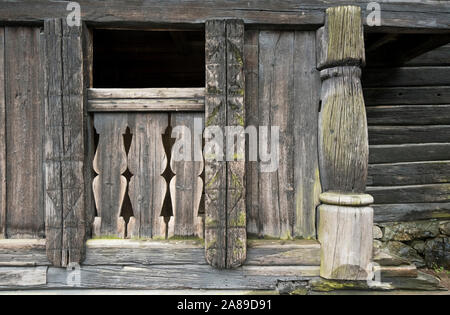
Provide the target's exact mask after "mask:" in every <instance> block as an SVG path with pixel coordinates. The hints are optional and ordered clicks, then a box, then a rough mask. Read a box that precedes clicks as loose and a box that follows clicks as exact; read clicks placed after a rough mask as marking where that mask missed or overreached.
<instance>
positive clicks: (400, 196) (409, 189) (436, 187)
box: [367, 184, 450, 204]
mask: <svg viewBox="0 0 450 315" xmlns="http://www.w3.org/2000/svg"><path fill="white" fill-rule="evenodd" d="M367 192H368V193H369V194H371V195H372V196H373V197H374V198H375V203H376V204H392V203H427V202H449V200H450V195H449V192H450V184H430V185H413V186H390V187H367Z"/></svg>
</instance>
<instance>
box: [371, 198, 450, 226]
mask: <svg viewBox="0 0 450 315" xmlns="http://www.w3.org/2000/svg"><path fill="white" fill-rule="evenodd" d="M373 209H374V211H375V217H374V221H375V222H377V223H382V222H409V221H420V220H429V219H439V220H448V219H450V202H444V203H406V204H384V205H383V204H382V205H374V206H373Z"/></svg>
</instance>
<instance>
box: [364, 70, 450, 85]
mask: <svg viewBox="0 0 450 315" xmlns="http://www.w3.org/2000/svg"><path fill="white" fill-rule="evenodd" d="M362 83H363V86H364V87H367V88H370V87H391V86H399V87H402V86H403V87H405V86H408V87H412V86H436V85H437V86H446V85H450V67H445V66H440V67H425V66H423V67H398V68H376V69H367V70H366V71H364V74H363V76H362Z"/></svg>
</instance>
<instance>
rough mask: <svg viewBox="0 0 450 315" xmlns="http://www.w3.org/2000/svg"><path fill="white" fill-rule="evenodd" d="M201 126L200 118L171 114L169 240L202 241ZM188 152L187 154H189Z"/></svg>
mask: <svg viewBox="0 0 450 315" xmlns="http://www.w3.org/2000/svg"><path fill="white" fill-rule="evenodd" d="M203 125H204V114H187V113H183V114H172V115H171V126H172V127H173V128H176V129H175V130H176V133H175V134H174V131H172V137H173V138H176V139H177V141H178V142H179V145H176V146H175V147H174V148H173V151H174V150H176V151H174V152H172V159H171V161H170V167H171V169H172V171H173V173H174V174H175V176H174V177H173V178H172V180H171V182H170V194H171V197H172V209H173V217H172V218H171V220H170V222H169V237H171V236H197V237H200V238H203V232H204V229H203V218H202V217H201V216H200V215H199V209H200V201H201V198H202V194H203V180H202V178H201V177H200V175H201V174H202V173H203V169H204V163H203V152H202V142H203V137H202V133H203ZM189 148H190V150H189Z"/></svg>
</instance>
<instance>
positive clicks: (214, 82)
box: [205, 20, 227, 268]
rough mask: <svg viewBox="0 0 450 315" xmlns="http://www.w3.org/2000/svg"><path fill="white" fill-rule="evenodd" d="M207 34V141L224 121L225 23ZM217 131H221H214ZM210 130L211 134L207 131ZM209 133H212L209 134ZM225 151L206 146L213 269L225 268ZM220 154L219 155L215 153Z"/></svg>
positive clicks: (208, 253)
mask: <svg viewBox="0 0 450 315" xmlns="http://www.w3.org/2000/svg"><path fill="white" fill-rule="evenodd" d="M205 32H206V96H205V127H206V128H207V130H206V131H205V138H206V141H208V140H210V139H213V137H214V136H215V135H214V132H213V131H214V130H212V128H214V129H216V130H215V132H223V130H224V127H225V125H226V121H227V104H226V93H227V91H226V89H227V77H226V73H227V71H226V63H227V60H226V46H227V43H226V22H225V21H224V20H222V21H219V20H212V21H207V22H206V25H205ZM217 129H220V130H217ZM208 130H210V132H208ZM209 133H211V134H209ZM223 149H224V148H223V147H221V148H217V146H216V147H209V148H208V147H205V247H206V260H207V261H208V263H209V264H210V265H212V266H215V267H218V268H225V267H226V251H227V247H226V232H227V231H226V228H227V219H226V217H227V213H226V209H227V199H226V196H227V193H226V190H227V188H226V187H227V174H226V172H227V165H226V162H225V161H224V157H223V152H220V150H223ZM217 151H219V152H217Z"/></svg>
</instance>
